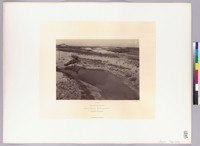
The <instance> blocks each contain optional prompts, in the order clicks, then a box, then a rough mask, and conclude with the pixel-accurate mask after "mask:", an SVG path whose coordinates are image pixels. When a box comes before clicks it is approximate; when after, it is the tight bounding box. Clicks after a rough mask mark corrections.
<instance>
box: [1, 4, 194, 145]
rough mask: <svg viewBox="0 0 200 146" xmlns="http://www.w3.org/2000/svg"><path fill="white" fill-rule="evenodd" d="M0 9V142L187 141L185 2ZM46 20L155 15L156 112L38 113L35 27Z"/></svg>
mask: <svg viewBox="0 0 200 146" xmlns="http://www.w3.org/2000/svg"><path fill="white" fill-rule="evenodd" d="M94 5H98V7H95V6H94ZM5 8H6V9H4V10H5V11H4V14H5V15H4V18H5V19H4V52H3V53H4V54H3V56H4V60H3V61H4V68H3V69H4V72H3V73H4V77H3V78H4V90H3V91H4V142H23V143H24V142H29V143H31V142H32V143H33V142H40V143H42V142H48V143H50V142H54V143H56V142H58V143H62V142H69V143H74V142H75V143H78V142H96V143H97V142H104V143H105V142H114V143H116V142H120V143H125V142H130V143H131V142H135V143H147V142H150V143H156V142H157V143H159V142H164V143H165V142H166V143H173V142H174V143H179V142H180V143H188V142H190V129H191V125H190V124H191V86H190V85H191V35H190V34H191V30H190V27H191V24H190V19H191V17H190V16H191V13H190V5H188V4H179V5H178V4H174V5H172V4H149V5H147V4H128V5H127V4H123V5H121V4H120V3H118V4H115V5H113V4H83V5H80V7H78V6H77V4H76V5H74V4H69V3H68V4H63V3H62V4H61V3H60V4H55V3H54V4H47V3H46V4H44V3H43V4H33V3H29V4H24V3H21V4H16V3H13V4H6V7H5ZM46 20H49V21H52V20H54V21H66V20H73V21H74V20H77V21H80V20H83V21H86V20H88V21H89V20H98V21H100V20H104V21H106V20H107V21H114V20H115V21H156V25H157V30H156V31H157V32H156V36H157V43H156V47H157V48H156V53H157V54H156V59H157V64H156V66H157V68H156V69H157V70H156V75H157V76H156V86H157V90H156V91H157V92H156V98H157V101H156V118H155V119H154V120H140V119H138V120H79V121H77V120H49V119H48V120H41V119H39V87H38V85H39V70H38V69H39V48H40V47H39V46H40V39H39V33H40V28H39V26H40V21H46ZM183 131H188V132H189V138H188V139H184V138H183Z"/></svg>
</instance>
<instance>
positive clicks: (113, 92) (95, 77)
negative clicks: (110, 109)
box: [70, 68, 139, 100]
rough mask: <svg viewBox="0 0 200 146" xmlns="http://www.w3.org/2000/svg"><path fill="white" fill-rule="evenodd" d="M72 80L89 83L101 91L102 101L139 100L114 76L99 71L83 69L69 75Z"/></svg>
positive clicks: (135, 94)
mask: <svg viewBox="0 0 200 146" xmlns="http://www.w3.org/2000/svg"><path fill="white" fill-rule="evenodd" d="M70 74H71V75H72V76H73V77H74V78H76V79H78V80H82V81H84V82H86V83H89V84H91V85H93V86H95V87H97V88H99V89H100V90H101V95H102V97H103V99H111V100H112V99H117V100H120V99H121V100H123V99H126V100H131V99H139V97H138V94H137V93H135V92H134V91H133V90H131V89H130V88H129V87H128V86H127V85H125V84H124V83H123V80H122V79H120V78H119V77H117V76H116V75H114V74H112V73H110V72H108V71H104V70H100V69H98V70H97V69H83V68H81V69H80V70H79V71H78V73H75V72H71V73H70Z"/></svg>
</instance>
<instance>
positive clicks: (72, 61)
mask: <svg viewBox="0 0 200 146" xmlns="http://www.w3.org/2000/svg"><path fill="white" fill-rule="evenodd" d="M139 50H140V49H139V39H57V40H56V99H57V100H139V99H140V95H139V89H140V84H139V83H140V79H139V70H140V58H139V54H140V51H139Z"/></svg>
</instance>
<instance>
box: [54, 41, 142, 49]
mask: <svg viewBox="0 0 200 146" xmlns="http://www.w3.org/2000/svg"><path fill="white" fill-rule="evenodd" d="M56 44H57V45H59V44H66V45H72V46H108V47H139V40H138V39H57V40H56Z"/></svg>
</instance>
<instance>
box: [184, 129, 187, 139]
mask: <svg viewBox="0 0 200 146" xmlns="http://www.w3.org/2000/svg"><path fill="white" fill-rule="evenodd" d="M183 137H184V139H187V138H188V132H187V131H183Z"/></svg>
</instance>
